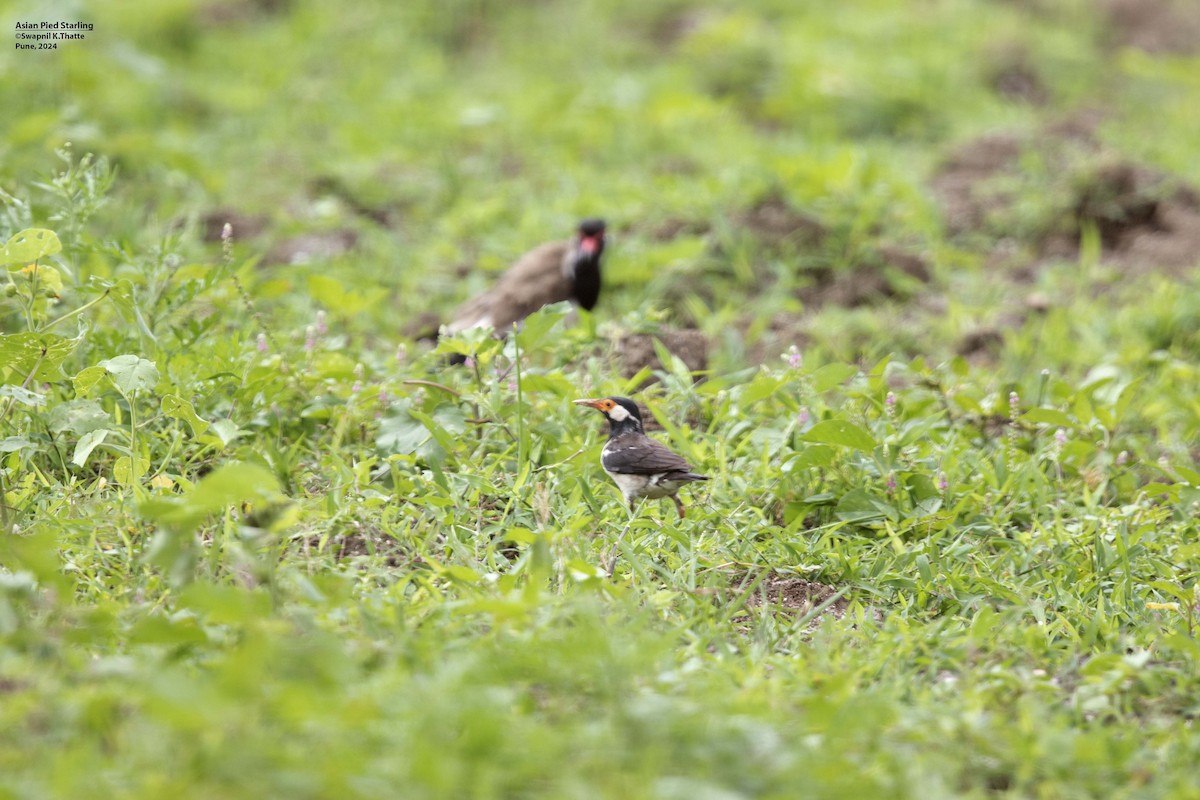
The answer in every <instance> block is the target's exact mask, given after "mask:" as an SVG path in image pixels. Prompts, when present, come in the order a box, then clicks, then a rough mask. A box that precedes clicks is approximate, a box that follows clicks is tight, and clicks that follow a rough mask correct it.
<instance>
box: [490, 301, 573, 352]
mask: <svg viewBox="0 0 1200 800" xmlns="http://www.w3.org/2000/svg"><path fill="white" fill-rule="evenodd" d="M570 311H571V304H570V303H566V302H563V303H555V304H554V305H550V306H543V307H542V308H540V309H538V310H537V311H535V312H533V313H532V314H530V315H529V316H528V317H526V318H525V321H524V322H522V323H521V329H520V331H518V332H517V344H519V345H520V346H521V350H538V349H543V348H544V347H545V345H546V336H547V334H549V333H550V330H551V329H552V328H553V327H554V326H555V325H557V324H558V323H559V322H561V321H562V319H563V317H565V316H566V315H567V314H568V313H570ZM504 333H512V331H511V330H508V331H504Z"/></svg>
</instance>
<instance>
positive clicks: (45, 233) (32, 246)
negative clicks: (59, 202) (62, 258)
mask: <svg viewBox="0 0 1200 800" xmlns="http://www.w3.org/2000/svg"><path fill="white" fill-rule="evenodd" d="M61 252H62V242H60V241H59V240H58V234H56V233H55V232H54V231H52V230H47V229H46V228H27V229H26V230H23V231H21V232H20V233H18V234H16V235H15V236H13V237H12V238H11V239H9V240H8V242H7V243H6V244H5V245H4V250H2V251H0V264H2V265H8V264H28V263H30V262H31V261H37V260H38V259H39V258H45V257H46V256H52V255H54V254H55V253H61Z"/></svg>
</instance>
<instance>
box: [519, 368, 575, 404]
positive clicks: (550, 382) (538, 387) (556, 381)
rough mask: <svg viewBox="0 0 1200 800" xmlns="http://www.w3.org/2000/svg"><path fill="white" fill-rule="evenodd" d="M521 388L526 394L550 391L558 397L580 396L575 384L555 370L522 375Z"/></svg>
mask: <svg viewBox="0 0 1200 800" xmlns="http://www.w3.org/2000/svg"><path fill="white" fill-rule="evenodd" d="M521 390H522V391H523V392H525V393H526V394H534V393H537V392H548V393H550V394H553V395H555V396H557V397H562V398H567V397H570V398H574V397H578V396H579V390H578V389H577V388H576V387H575V384H573V383H571V381H569V380H567V379H566V378H564V377H563V376H562V375H561V374H559V373H557V372H555V373H550V374H548V375H528V374H522V375H521Z"/></svg>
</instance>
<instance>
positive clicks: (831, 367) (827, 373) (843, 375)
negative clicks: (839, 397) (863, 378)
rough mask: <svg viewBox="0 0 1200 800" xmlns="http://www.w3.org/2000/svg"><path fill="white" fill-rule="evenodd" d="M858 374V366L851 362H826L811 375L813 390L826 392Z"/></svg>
mask: <svg viewBox="0 0 1200 800" xmlns="http://www.w3.org/2000/svg"><path fill="white" fill-rule="evenodd" d="M857 374H858V367H855V366H853V365H851V364H826V365H825V366H823V367H821V368H820V369H818V370H817V371H816V372H814V373H813V374H812V375H810V376H809V379H808V380H809V383H810V384H811V385H812V388H813V391H815V392H825V391H828V390H829V389H832V388H833V387H835V386H838V385H840V384H842V383H845V382H846V381H848V380H849V379H850V378H853V377H854V376H855V375H857Z"/></svg>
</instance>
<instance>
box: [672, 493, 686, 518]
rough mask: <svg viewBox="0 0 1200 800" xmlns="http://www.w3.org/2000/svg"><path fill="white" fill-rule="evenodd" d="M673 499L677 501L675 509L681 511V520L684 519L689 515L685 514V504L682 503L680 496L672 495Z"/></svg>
mask: <svg viewBox="0 0 1200 800" xmlns="http://www.w3.org/2000/svg"><path fill="white" fill-rule="evenodd" d="M671 499H672V500H674V501H675V507H676V508H677V509H679V518H680V519H683V518H684V517H686V516H687V514H685V513H683V503H682V502H680V500H679V496H678V495H674V494H673V495H671Z"/></svg>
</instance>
